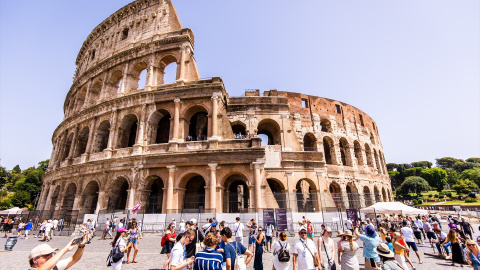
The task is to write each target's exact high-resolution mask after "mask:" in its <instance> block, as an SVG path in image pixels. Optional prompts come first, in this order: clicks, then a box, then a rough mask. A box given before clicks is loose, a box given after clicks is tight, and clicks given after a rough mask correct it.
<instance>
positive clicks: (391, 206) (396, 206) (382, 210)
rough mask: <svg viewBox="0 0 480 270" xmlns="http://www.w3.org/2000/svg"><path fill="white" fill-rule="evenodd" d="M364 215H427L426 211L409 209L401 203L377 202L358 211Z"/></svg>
mask: <svg viewBox="0 0 480 270" xmlns="http://www.w3.org/2000/svg"><path fill="white" fill-rule="evenodd" d="M360 211H361V212H363V213H365V214H397V215H417V214H420V215H427V214H428V211H427V210H423V209H418V208H415V207H410V206H408V205H405V204H403V203H401V202H378V203H376V204H374V205H371V206H369V207H365V208H362V209H360Z"/></svg>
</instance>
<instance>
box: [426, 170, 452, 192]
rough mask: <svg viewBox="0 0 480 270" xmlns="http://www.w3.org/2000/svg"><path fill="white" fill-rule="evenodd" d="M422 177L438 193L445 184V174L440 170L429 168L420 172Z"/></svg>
mask: <svg viewBox="0 0 480 270" xmlns="http://www.w3.org/2000/svg"><path fill="white" fill-rule="evenodd" d="M422 177H423V179H425V180H426V181H427V182H428V184H429V185H430V186H431V187H432V188H435V189H436V190H438V191H442V189H443V187H444V186H445V185H446V184H447V172H446V171H445V170H444V169H442V168H429V169H425V170H423V171H422Z"/></svg>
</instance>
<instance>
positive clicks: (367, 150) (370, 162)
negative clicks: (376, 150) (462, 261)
mask: <svg viewBox="0 0 480 270" xmlns="http://www.w3.org/2000/svg"><path fill="white" fill-rule="evenodd" d="M365 155H366V156H367V165H368V166H369V167H373V160H372V151H371V150H370V146H369V145H368V143H366V144H365Z"/></svg>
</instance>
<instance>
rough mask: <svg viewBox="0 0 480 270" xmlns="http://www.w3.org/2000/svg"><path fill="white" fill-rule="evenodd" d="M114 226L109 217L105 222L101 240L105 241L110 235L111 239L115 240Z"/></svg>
mask: <svg viewBox="0 0 480 270" xmlns="http://www.w3.org/2000/svg"><path fill="white" fill-rule="evenodd" d="M112 226H113V223H112V222H111V221H110V218H108V217H107V220H106V221H105V230H103V234H102V238H100V240H105V237H106V236H107V234H108V235H110V239H112V238H113V236H112V232H111V230H112Z"/></svg>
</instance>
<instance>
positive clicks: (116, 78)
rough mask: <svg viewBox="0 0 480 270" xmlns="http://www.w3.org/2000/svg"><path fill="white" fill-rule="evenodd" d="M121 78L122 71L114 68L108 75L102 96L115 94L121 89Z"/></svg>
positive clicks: (107, 96) (106, 96)
mask: <svg viewBox="0 0 480 270" xmlns="http://www.w3.org/2000/svg"><path fill="white" fill-rule="evenodd" d="M122 78H123V72H122V71H120V70H115V71H114V72H112V74H111V75H110V79H109V80H108V81H107V85H106V87H105V94H104V98H109V97H112V96H115V95H116V94H117V93H118V92H120V90H121V86H122V84H121V82H122Z"/></svg>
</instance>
